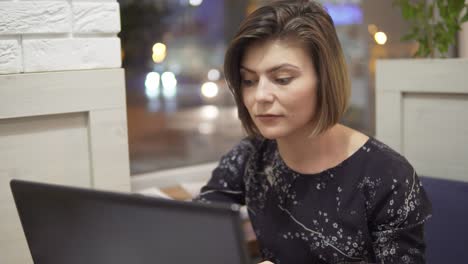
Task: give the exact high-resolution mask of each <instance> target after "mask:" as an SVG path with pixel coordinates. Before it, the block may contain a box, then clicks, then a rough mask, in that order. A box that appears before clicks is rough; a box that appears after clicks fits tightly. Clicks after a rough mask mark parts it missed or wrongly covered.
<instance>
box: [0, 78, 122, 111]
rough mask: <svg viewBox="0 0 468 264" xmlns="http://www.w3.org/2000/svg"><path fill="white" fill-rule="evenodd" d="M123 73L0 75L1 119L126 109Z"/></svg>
mask: <svg viewBox="0 0 468 264" xmlns="http://www.w3.org/2000/svg"><path fill="white" fill-rule="evenodd" d="M123 78H124V77H123V70H122V69H112V70H88V71H69V72H52V73H50V72H49V73H29V74H12V75H0V119H3V118H12V117H22V116H36V115H48V114H58V113H60V114H62V113H70V112H86V111H90V110H97V109H108V108H117V107H125V87H124V85H125V84H124V79H123Z"/></svg>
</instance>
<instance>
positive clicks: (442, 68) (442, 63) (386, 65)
mask: <svg viewBox="0 0 468 264" xmlns="http://www.w3.org/2000/svg"><path fill="white" fill-rule="evenodd" d="M467 69H468V60H467V59H450V60H449V59H406V60H383V61H382V60H379V61H377V75H376V85H377V86H376V87H377V90H378V91H379V90H384V91H386V90H390V91H400V92H427V93H440V92H442V93H467V92H468V86H467V78H468V76H467Z"/></svg>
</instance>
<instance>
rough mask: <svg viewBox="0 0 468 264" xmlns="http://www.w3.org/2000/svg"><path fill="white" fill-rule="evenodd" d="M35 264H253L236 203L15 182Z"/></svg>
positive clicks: (14, 187)
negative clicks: (224, 204) (249, 262)
mask: <svg viewBox="0 0 468 264" xmlns="http://www.w3.org/2000/svg"><path fill="white" fill-rule="evenodd" d="M11 187H12V190H13V195H14V198H15V202H16V206H17V209H18V212H19V215H20V219H21V222H22V225H23V229H24V232H25V235H26V238H27V241H28V245H29V248H30V251H31V255H32V257H33V260H34V263H36V264H63V263H68V264H74V263H76V264H78V263H79V264H83V263H86V264H107V263H109V264H129V263H132V264H136V263H163V264H176V263H203V264H206V263H223V264H231V263H232V264H239V263H242V264H243V263H247V261H246V260H247V257H246V254H245V248H244V244H243V243H244V240H243V236H242V232H241V228H240V220H239V216H238V211H237V210H236V209H235V208H230V207H222V206H210V205H203V204H195V203H189V202H177V201H170V200H163V199H157V198H149V197H142V196H136V195H130V194H118V193H110V192H101V191H95V190H87V189H79V188H71V187H64V186H56V185H48V184H38V183H31V182H23V181H16V180H13V181H12V183H11Z"/></svg>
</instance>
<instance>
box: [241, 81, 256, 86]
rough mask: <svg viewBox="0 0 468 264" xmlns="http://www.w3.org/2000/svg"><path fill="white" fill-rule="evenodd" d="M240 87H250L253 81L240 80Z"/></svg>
mask: <svg viewBox="0 0 468 264" xmlns="http://www.w3.org/2000/svg"><path fill="white" fill-rule="evenodd" d="M241 82H242V86H252V85H253V84H254V81H253V80H242V81H241Z"/></svg>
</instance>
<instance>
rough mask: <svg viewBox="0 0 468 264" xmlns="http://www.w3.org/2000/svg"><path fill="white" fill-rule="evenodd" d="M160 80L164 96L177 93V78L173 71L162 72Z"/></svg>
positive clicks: (171, 95)
mask: <svg viewBox="0 0 468 264" xmlns="http://www.w3.org/2000/svg"><path fill="white" fill-rule="evenodd" d="M161 82H162V85H163V95H164V97H165V98H172V97H174V96H175V95H176V94H177V79H176V77H175V75H174V73H173V72H164V73H163V74H162V75H161Z"/></svg>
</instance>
